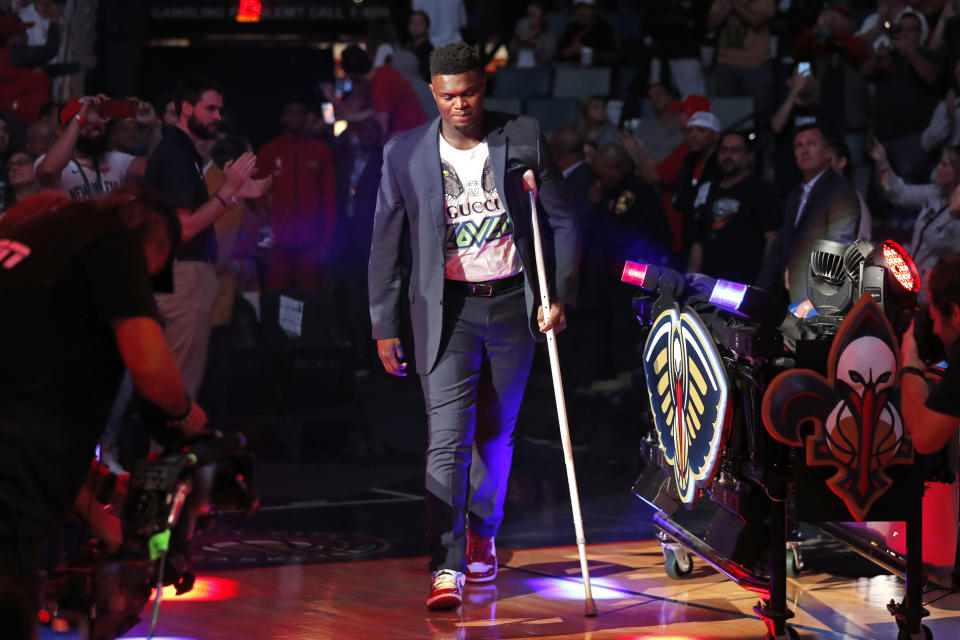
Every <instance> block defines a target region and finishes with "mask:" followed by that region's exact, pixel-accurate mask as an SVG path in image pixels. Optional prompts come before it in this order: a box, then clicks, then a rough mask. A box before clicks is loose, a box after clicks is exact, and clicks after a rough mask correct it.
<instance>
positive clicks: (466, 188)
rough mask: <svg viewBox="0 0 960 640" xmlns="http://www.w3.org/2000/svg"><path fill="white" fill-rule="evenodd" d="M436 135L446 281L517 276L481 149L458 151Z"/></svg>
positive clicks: (507, 225) (506, 224)
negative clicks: (444, 219)
mask: <svg viewBox="0 0 960 640" xmlns="http://www.w3.org/2000/svg"><path fill="white" fill-rule="evenodd" d="M437 135H438V136H439V138H440V168H441V170H442V172H443V197H444V201H445V204H446V207H447V211H446V216H447V241H446V269H445V275H446V277H447V278H448V279H450V280H465V281H467V282H484V281H486V280H499V279H500V278H508V277H510V276H512V275H516V274H518V273H520V270H521V266H520V257H519V256H518V255H517V248H516V246H515V245H514V243H513V224H511V222H510V220H509V218H507V212H506V209H504V206H503V201H502V200H501V199H500V194H499V193H497V186H496V184H495V183H494V179H493V170H492V169H491V168H490V152H489V150H488V149H487V143H486V142H481V143H480V144H478V145H477V146H475V147H474V148H472V149H467V150H460V149H455V148H453V147H452V146H450V144H449V143H447V141H446V140H444V139H443V136H442V135H440V134H439V133H438V134H437Z"/></svg>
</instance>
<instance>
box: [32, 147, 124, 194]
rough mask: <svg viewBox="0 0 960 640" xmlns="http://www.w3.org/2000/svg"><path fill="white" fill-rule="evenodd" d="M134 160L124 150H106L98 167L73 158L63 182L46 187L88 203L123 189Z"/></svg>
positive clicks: (89, 161)
mask: <svg viewBox="0 0 960 640" xmlns="http://www.w3.org/2000/svg"><path fill="white" fill-rule="evenodd" d="M44 158H46V156H45V155H43V156H40V157H39V158H37V160H36V162H34V163H33V166H34V167H38V166H40V163H41V162H43V159H44ZM134 159H135V157H134V156H132V155H130V154H129V153H123V152H122V151H107V152H106V153H104V154H101V155H100V157H99V158H98V162H97V163H96V166H95V165H94V162H93V161H92V160H90V159H83V160H75V159H71V160H70V162H68V163H67V166H65V167H64V168H63V171H61V172H60V179H59V180H58V181H56V182H54V183H51V184H49V185H46V187H47V188H48V189H53V190H54V191H58V192H60V193H62V194H64V195H67V196H70V198H71V199H73V200H86V199H87V198H95V197H97V196H102V195H103V194H105V193H109V192H111V191H113V190H115V189H119V188H120V187H122V186H123V182H124V179H125V178H126V177H127V169H128V168H129V167H130V163H131V162H133V160H134Z"/></svg>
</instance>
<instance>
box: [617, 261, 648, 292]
mask: <svg viewBox="0 0 960 640" xmlns="http://www.w3.org/2000/svg"><path fill="white" fill-rule="evenodd" d="M646 277H647V265H645V264H641V263H639V262H633V261H631V260H627V262H626V263H625V264H624V265H623V274H622V275H621V276H620V280H621V281H622V282H626V283H627V284H634V285H636V286H638V287H643V281H644V280H645V279H646Z"/></svg>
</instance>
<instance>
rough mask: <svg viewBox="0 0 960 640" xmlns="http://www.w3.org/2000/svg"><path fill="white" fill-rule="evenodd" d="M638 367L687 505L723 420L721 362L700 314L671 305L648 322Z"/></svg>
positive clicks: (709, 471)
mask: <svg viewBox="0 0 960 640" xmlns="http://www.w3.org/2000/svg"><path fill="white" fill-rule="evenodd" d="M643 368H644V371H645V373H646V376H647V393H648V395H649V396H650V408H651V409H652V411H653V421H654V425H655V427H656V430H657V437H658V438H659V440H660V449H661V450H662V451H663V454H664V458H665V459H666V461H667V462H668V463H669V464H670V465H671V466H672V467H673V478H674V481H675V482H676V486H677V493H679V494H680V498H681V499H682V500H683V501H684V502H685V503H687V504H690V503H692V502H693V501H694V499H695V498H696V495H697V492H696V489H697V487H704V486H706V485H707V484H709V482H710V480H711V479H712V478H713V474H714V473H715V471H716V468H717V454H718V453H719V451H720V447H721V445H722V444H723V440H724V436H725V435H726V428H727V425H728V424H729V418H730V411H729V409H730V407H729V405H728V402H727V391H728V385H727V376H726V372H725V370H724V367H723V361H722V360H721V358H720V354H719V353H718V351H717V347H716V345H715V344H714V342H713V339H712V338H711V337H710V333H709V331H707V329H706V327H705V326H704V325H703V322H702V321H701V320H700V317H699V316H698V315H697V314H696V313H695V312H694V311H693V310H691V309H688V308H684V310H683V313H680V311H679V309H678V308H677V307H676V305H674V306H673V307H671V308H669V309H667V310H665V311H663V312H662V313H661V314H660V315H659V316H658V317H657V319H656V320H655V321H654V323H653V327H652V328H651V330H650V335H649V337H648V338H647V342H646V345H645V346H644V349H643Z"/></svg>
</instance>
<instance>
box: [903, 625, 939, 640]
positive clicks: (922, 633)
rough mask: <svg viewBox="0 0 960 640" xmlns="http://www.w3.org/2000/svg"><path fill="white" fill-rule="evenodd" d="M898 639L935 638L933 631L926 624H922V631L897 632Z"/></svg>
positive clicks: (925, 639)
mask: <svg viewBox="0 0 960 640" xmlns="http://www.w3.org/2000/svg"><path fill="white" fill-rule="evenodd" d="M897 640H933V631H930V627H928V626H927V625H925V624H922V625H920V633H907V632H906V631H901V632H900V633H898V634H897Z"/></svg>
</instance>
